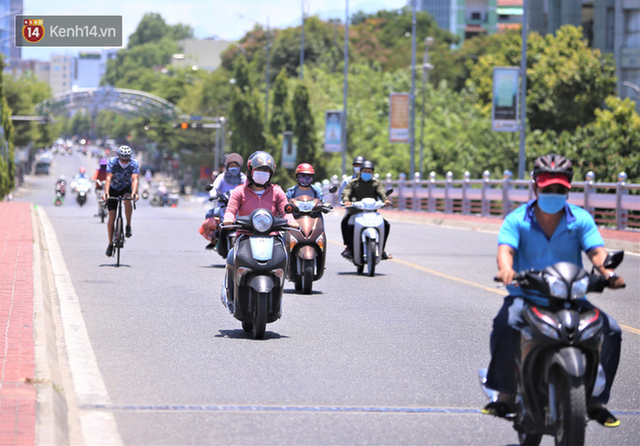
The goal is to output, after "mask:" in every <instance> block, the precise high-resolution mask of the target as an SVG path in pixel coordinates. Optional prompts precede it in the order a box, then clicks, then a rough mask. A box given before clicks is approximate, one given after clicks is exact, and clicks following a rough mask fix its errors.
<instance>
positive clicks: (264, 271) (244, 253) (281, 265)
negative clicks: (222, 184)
mask: <svg viewBox="0 0 640 446" xmlns="http://www.w3.org/2000/svg"><path fill="white" fill-rule="evenodd" d="M287 228H288V224H287V220H285V219H284V218H278V217H274V216H273V215H272V214H271V212H269V211H268V210H266V209H256V210H254V211H253V212H252V213H251V214H250V215H247V216H244V217H238V219H237V221H236V223H235V224H233V225H227V226H226V227H224V229H239V230H240V231H239V233H238V238H237V240H236V244H235V247H234V259H235V264H234V265H230V264H229V263H227V268H226V274H225V279H224V283H223V285H222V292H221V296H220V298H221V300H222V304H223V305H224V306H225V307H226V308H227V309H228V310H229V312H230V313H231V314H232V315H233V317H235V318H236V319H238V320H239V321H241V322H242V329H243V330H244V331H252V332H253V337H254V339H262V338H263V337H264V334H265V329H266V325H267V324H268V323H271V322H275V321H276V320H278V319H279V318H280V316H281V315H282V309H281V303H282V291H283V288H284V281H285V273H286V269H287V253H286V250H285V248H284V240H283V238H282V235H281V234H280V232H278V231H283V230H286V229H287ZM242 231H245V232H247V233H242Z"/></svg>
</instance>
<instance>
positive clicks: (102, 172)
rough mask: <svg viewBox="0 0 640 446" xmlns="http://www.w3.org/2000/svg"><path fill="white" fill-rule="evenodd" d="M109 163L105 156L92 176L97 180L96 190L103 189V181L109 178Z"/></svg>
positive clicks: (93, 179) (92, 178)
mask: <svg viewBox="0 0 640 446" xmlns="http://www.w3.org/2000/svg"><path fill="white" fill-rule="evenodd" d="M107 164H109V161H107V160H106V159H105V158H102V159H101V160H100V165H99V167H98V168H97V169H96V171H95V172H94V173H93V176H92V177H91V180H92V181H94V182H95V189H96V190H102V186H103V183H104V181H105V180H106V179H107Z"/></svg>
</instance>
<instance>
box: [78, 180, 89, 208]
mask: <svg viewBox="0 0 640 446" xmlns="http://www.w3.org/2000/svg"><path fill="white" fill-rule="evenodd" d="M75 190H76V192H77V194H76V202H77V203H78V204H79V205H80V207H82V206H84V204H85V203H86V202H87V194H88V193H89V191H90V190H91V182H90V181H89V180H87V179H86V178H80V179H78V180H77V181H76V184H75Z"/></svg>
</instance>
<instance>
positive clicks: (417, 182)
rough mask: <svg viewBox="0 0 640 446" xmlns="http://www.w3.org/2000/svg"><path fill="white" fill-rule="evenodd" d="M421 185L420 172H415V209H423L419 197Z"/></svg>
mask: <svg viewBox="0 0 640 446" xmlns="http://www.w3.org/2000/svg"><path fill="white" fill-rule="evenodd" d="M419 187H420V172H416V173H414V174H413V210H414V211H421V210H422V209H421V208H422V203H421V202H420V199H419V198H418V188H419Z"/></svg>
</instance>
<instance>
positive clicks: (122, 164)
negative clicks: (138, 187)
mask: <svg viewBox="0 0 640 446" xmlns="http://www.w3.org/2000/svg"><path fill="white" fill-rule="evenodd" d="M118 164H120V167H122V168H123V169H124V168H125V167H127V166H128V165H129V164H131V161H129V162H128V163H126V164H125V163H123V162H122V161H120V160H118Z"/></svg>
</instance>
